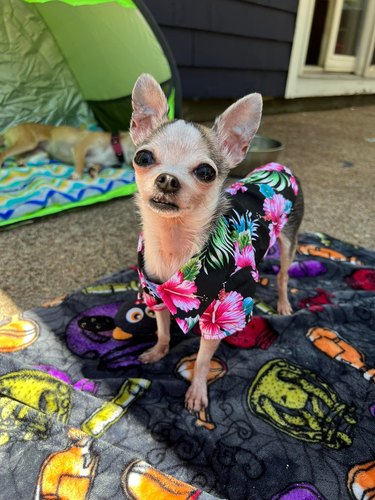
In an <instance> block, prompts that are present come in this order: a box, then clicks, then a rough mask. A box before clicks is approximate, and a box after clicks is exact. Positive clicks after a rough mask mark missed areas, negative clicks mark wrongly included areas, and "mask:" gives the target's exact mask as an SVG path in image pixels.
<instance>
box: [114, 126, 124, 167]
mask: <svg viewBox="0 0 375 500" xmlns="http://www.w3.org/2000/svg"><path fill="white" fill-rule="evenodd" d="M111 145H112V149H113V152H114V153H115V155H116V158H117V160H118V162H119V163H125V157H124V150H123V149H122V146H121V139H120V132H112V133H111Z"/></svg>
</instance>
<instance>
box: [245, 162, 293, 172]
mask: <svg viewBox="0 0 375 500" xmlns="http://www.w3.org/2000/svg"><path fill="white" fill-rule="evenodd" d="M259 170H260V171H262V170H267V171H276V172H283V171H284V170H285V171H286V167H284V165H281V164H280V163H275V162H271V163H267V164H266V165H263V166H262V167H258V168H255V169H254V170H253V171H252V172H250V174H249V175H251V174H252V173H253V172H258V171H259ZM289 172H290V171H289Z"/></svg>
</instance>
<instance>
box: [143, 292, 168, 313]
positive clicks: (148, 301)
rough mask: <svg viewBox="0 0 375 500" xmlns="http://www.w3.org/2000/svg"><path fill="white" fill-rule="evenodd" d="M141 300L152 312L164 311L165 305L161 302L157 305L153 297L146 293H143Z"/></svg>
mask: <svg viewBox="0 0 375 500" xmlns="http://www.w3.org/2000/svg"><path fill="white" fill-rule="evenodd" d="M142 298H143V302H144V303H145V304H146V306H147V307H149V308H150V309H151V310H152V311H163V310H164V309H166V307H165V304H163V302H161V303H158V301H157V300H156V298H155V297H153V296H152V295H150V294H148V293H146V292H143V297H142Z"/></svg>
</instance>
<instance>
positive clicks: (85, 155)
mask: <svg viewBox="0 0 375 500" xmlns="http://www.w3.org/2000/svg"><path fill="white" fill-rule="evenodd" d="M2 139H3V143H4V145H5V146H6V149H5V150H4V151H2V152H0V167H1V165H2V164H3V162H4V161H5V160H6V159H7V158H9V157H10V156H13V155H20V154H24V153H28V152H30V151H34V150H36V149H42V150H44V151H46V152H47V153H48V154H49V155H50V156H51V157H52V158H54V159H56V160H59V161H62V162H64V163H74V165H75V171H74V174H73V177H74V178H80V177H82V175H83V171H84V168H85V165H86V164H87V165H88V166H89V167H92V170H91V172H95V171H97V169H98V166H100V165H116V164H118V163H123V162H124V161H126V162H127V163H129V164H130V163H131V160H132V157H133V154H134V145H133V143H132V141H131V139H130V136H129V133H128V132H120V133H119V134H116V135H115V134H112V135H111V134H110V133H109V132H91V131H88V130H80V129H77V128H74V127H68V126H60V127H54V126H52V125H43V124H38V123H21V124H19V125H16V126H15V127H12V128H10V129H8V130H7V131H6V132H4V133H3V134H2Z"/></svg>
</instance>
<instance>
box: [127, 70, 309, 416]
mask: <svg viewBox="0 0 375 500" xmlns="http://www.w3.org/2000/svg"><path fill="white" fill-rule="evenodd" d="M132 102H133V114H132V119H131V125H130V135H131V138H132V140H133V142H134V144H135V145H136V152H135V156H134V160H133V166H134V169H135V175H136V182H137V186H138V194H137V204H138V207H139V211H140V216H141V222H142V226H143V233H142V235H141V237H140V241H139V247H138V272H139V277H140V283H141V287H142V289H143V299H144V301H145V302H146V305H148V306H149V307H151V308H152V309H153V310H154V311H155V313H156V320H157V343H156V344H155V346H154V347H152V348H151V349H150V350H148V351H146V352H145V353H143V354H142V355H141V356H140V360H141V361H142V362H143V363H153V362H156V361H158V360H160V359H161V358H162V357H163V356H165V355H166V354H167V352H168V350H169V341H170V332H169V330H170V320H171V314H172V315H173V316H174V317H175V319H176V322H177V323H178V325H179V326H180V327H181V329H182V330H183V332H184V333H187V332H188V331H189V330H190V329H191V328H192V327H194V326H195V325H199V329H200V332H201V340H200V346H199V350H198V354H197V359H196V363H195V367H194V376H193V379H192V383H191V385H190V387H189V389H188V391H187V393H186V397H185V405H186V407H187V409H188V410H189V411H200V410H201V409H203V408H204V407H207V405H208V397H207V375H208V371H209V366H210V361H211V359H212V357H213V355H214V353H215V351H216V349H217V347H218V345H219V343H220V340H221V339H222V338H224V337H225V336H227V335H229V334H232V333H235V332H236V331H240V330H242V329H243V328H244V327H245V326H246V324H247V322H248V321H250V320H251V315H252V308H253V304H254V301H253V297H254V288H255V283H256V281H258V280H259V276H258V271H257V264H258V263H259V261H260V260H261V258H262V257H263V256H264V255H265V254H266V253H267V251H268V249H269V248H270V247H271V245H272V244H273V243H274V242H275V241H276V240H278V241H279V244H280V250H281V256H280V264H281V265H280V272H279V275H278V288H279V298H278V312H279V313H280V314H290V313H291V312H292V308H291V306H290V303H289V300H288V295H287V293H288V292H287V285H288V268H289V266H290V264H291V262H292V261H293V258H294V253H295V249H296V241H297V231H298V228H299V226H300V223H301V219H302V215H303V196H302V191H301V188H300V185H299V182H298V181H297V180H296V178H295V177H294V176H293V175H292V173H291V172H290V170H289V169H287V168H286V167H283V166H282V165H279V164H276V163H270V164H268V165H266V166H265V167H260V168H259V169H256V170H255V171H253V172H251V173H250V174H249V176H248V177H247V178H245V179H243V180H241V181H238V182H235V183H234V184H233V185H232V186H230V187H229V188H227V189H226V188H225V185H224V184H225V180H226V178H227V176H228V174H229V172H230V170H231V169H232V168H233V167H235V166H236V165H237V164H238V163H239V162H240V161H241V160H242V159H243V158H244V157H245V155H246V153H247V150H248V147H249V144H250V142H251V139H252V138H253V137H254V135H255V133H256V131H257V129H258V127H259V124H260V119H261V113H262V99H261V96H260V95H259V94H250V95H247V96H245V97H243V98H242V99H240V100H238V101H237V102H235V103H234V104H233V105H232V106H230V107H229V108H228V109H227V110H226V111H225V112H224V113H223V114H222V115H221V116H219V117H218V118H217V119H216V121H215V124H214V126H213V128H212V129H209V128H207V127H204V126H202V125H200V124H196V123H189V122H186V121H184V120H175V121H168V119H167V112H168V105H167V101H166V98H165V96H164V94H163V92H162V90H161V88H160V86H159V85H158V83H157V82H156V81H155V80H154V78H153V77H152V76H150V75H147V74H143V75H141V76H140V77H139V78H138V80H137V82H136V84H135V86H134V89H133V93H132ZM249 204H250V205H249Z"/></svg>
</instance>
